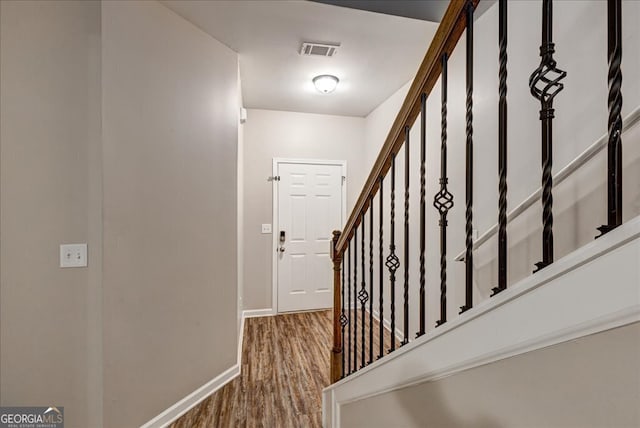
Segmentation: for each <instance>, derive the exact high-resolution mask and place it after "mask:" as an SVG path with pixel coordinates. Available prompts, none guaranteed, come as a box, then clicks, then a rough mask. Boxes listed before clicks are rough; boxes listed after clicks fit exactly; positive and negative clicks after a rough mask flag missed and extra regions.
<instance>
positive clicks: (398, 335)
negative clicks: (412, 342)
mask: <svg viewBox="0 0 640 428" xmlns="http://www.w3.org/2000/svg"><path fill="white" fill-rule="evenodd" d="M366 312H368V311H366ZM373 318H374V319H375V320H376V321H377V322H380V311H379V310H378V309H374V310H373ZM382 326H383V327H384V328H386V329H387V330H389V331H391V321H389V320H388V319H386V318H385V319H384V320H382ZM396 339H397V340H399V341H400V342H402V341H403V340H404V331H402V330H401V329H399V328H397V327H396Z"/></svg>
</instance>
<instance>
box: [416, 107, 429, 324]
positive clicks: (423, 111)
mask: <svg viewBox="0 0 640 428" xmlns="http://www.w3.org/2000/svg"><path fill="white" fill-rule="evenodd" d="M426 162H427V94H422V96H421V97H420V330H419V331H418V334H417V335H416V336H417V337H420V336H422V335H423V334H425V333H426V331H427V327H426V297H425V291H424V288H425V282H426V278H425V258H424V256H425V254H424V253H425V250H426V240H425V239H426V230H425V220H426V206H425V205H426V204H425V193H426V178H425V176H426Z"/></svg>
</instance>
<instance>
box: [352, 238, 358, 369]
mask: <svg viewBox="0 0 640 428" xmlns="http://www.w3.org/2000/svg"><path fill="white" fill-rule="evenodd" d="M357 299H358V226H356V227H355V228H354V229H353V371H354V372H355V371H358V300H357Z"/></svg>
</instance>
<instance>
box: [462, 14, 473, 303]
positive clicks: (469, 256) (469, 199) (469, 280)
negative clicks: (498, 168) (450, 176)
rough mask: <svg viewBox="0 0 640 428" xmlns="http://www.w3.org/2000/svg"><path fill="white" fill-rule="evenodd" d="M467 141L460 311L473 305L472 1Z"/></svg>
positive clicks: (468, 23) (469, 25)
mask: <svg viewBox="0 0 640 428" xmlns="http://www.w3.org/2000/svg"><path fill="white" fill-rule="evenodd" d="M466 12H467V52H466V53H467V61H466V63H467V102H466V107H467V110H466V120H467V128H466V133H467V141H466V147H465V148H466V165H465V166H466V183H465V193H466V194H465V196H466V203H467V204H466V210H465V232H466V239H465V245H466V247H465V248H466V250H465V256H464V265H465V301H464V306H462V307H460V313H463V312H464V311H467V310H469V309H471V308H472V307H473V3H472V2H469V3H467V11H466Z"/></svg>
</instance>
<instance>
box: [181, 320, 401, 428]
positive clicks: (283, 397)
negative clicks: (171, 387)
mask: <svg viewBox="0 0 640 428" xmlns="http://www.w3.org/2000/svg"><path fill="white" fill-rule="evenodd" d="M354 312H355V311H354ZM352 314H353V316H352V319H354V318H355V315H356V314H355V313H352ZM357 317H358V323H359V325H358V335H357V336H358V338H359V339H358V341H359V345H360V344H361V342H360V340H361V338H360V337H361V328H362V314H361V312H360V311H358V312H357ZM365 318H368V315H365ZM365 325H366V329H365V335H366V337H367V338H368V331H369V329H368V322H367V323H366V324H365ZM373 328H374V341H373V345H374V350H376V353H377V350H378V346H379V342H378V334H379V331H380V330H379V324H378V322H377V321H376V322H375V323H374V326H373ZM346 333H347V332H345V335H347V334H346ZM384 336H385V344H386V345H387V346H386V347H385V348H388V345H389V344H390V343H391V342H390V341H391V334H390V332H389V331H388V330H386V329H385V331H384ZM355 337H356V334H354V333H352V339H353V340H354V341H355ZM345 339H346V338H345ZM331 343H332V313H331V311H330V310H325V311H317V312H301V313H295V314H284V315H277V316H272V317H261V318H247V319H246V320H245V326H244V343H243V346H242V371H241V374H240V376H238V377H237V378H235V379H234V380H232V381H231V382H229V383H228V384H226V385H225V386H224V387H222V388H221V389H220V390H218V391H216V392H215V393H213V394H212V395H210V396H209V397H207V398H206V399H205V400H204V401H202V402H201V403H200V404H198V405H197V406H196V407H194V408H193V409H191V410H190V411H189V412H187V413H185V414H184V415H183V416H182V417H180V418H179V419H178V420H177V421H176V422H174V423H173V425H171V428H205V427H206V428H209V427H216V428H236V427H238V428H244V427H251V428H253V427H264V428H307V427H321V426H322V389H323V388H325V387H326V386H328V385H329V359H330V353H331ZM396 343H397V344H398V342H396ZM345 345H346V341H345ZM368 346H369V342H368V339H367V350H368ZM367 352H368V351H367ZM353 358H354V356H353V354H351V355H350V359H353ZM355 358H356V359H357V362H358V365H360V364H361V361H362V359H361V354H360V346H358V352H357V357H355ZM346 365H347V364H345V366H346ZM353 365H354V366H355V364H353Z"/></svg>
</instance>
